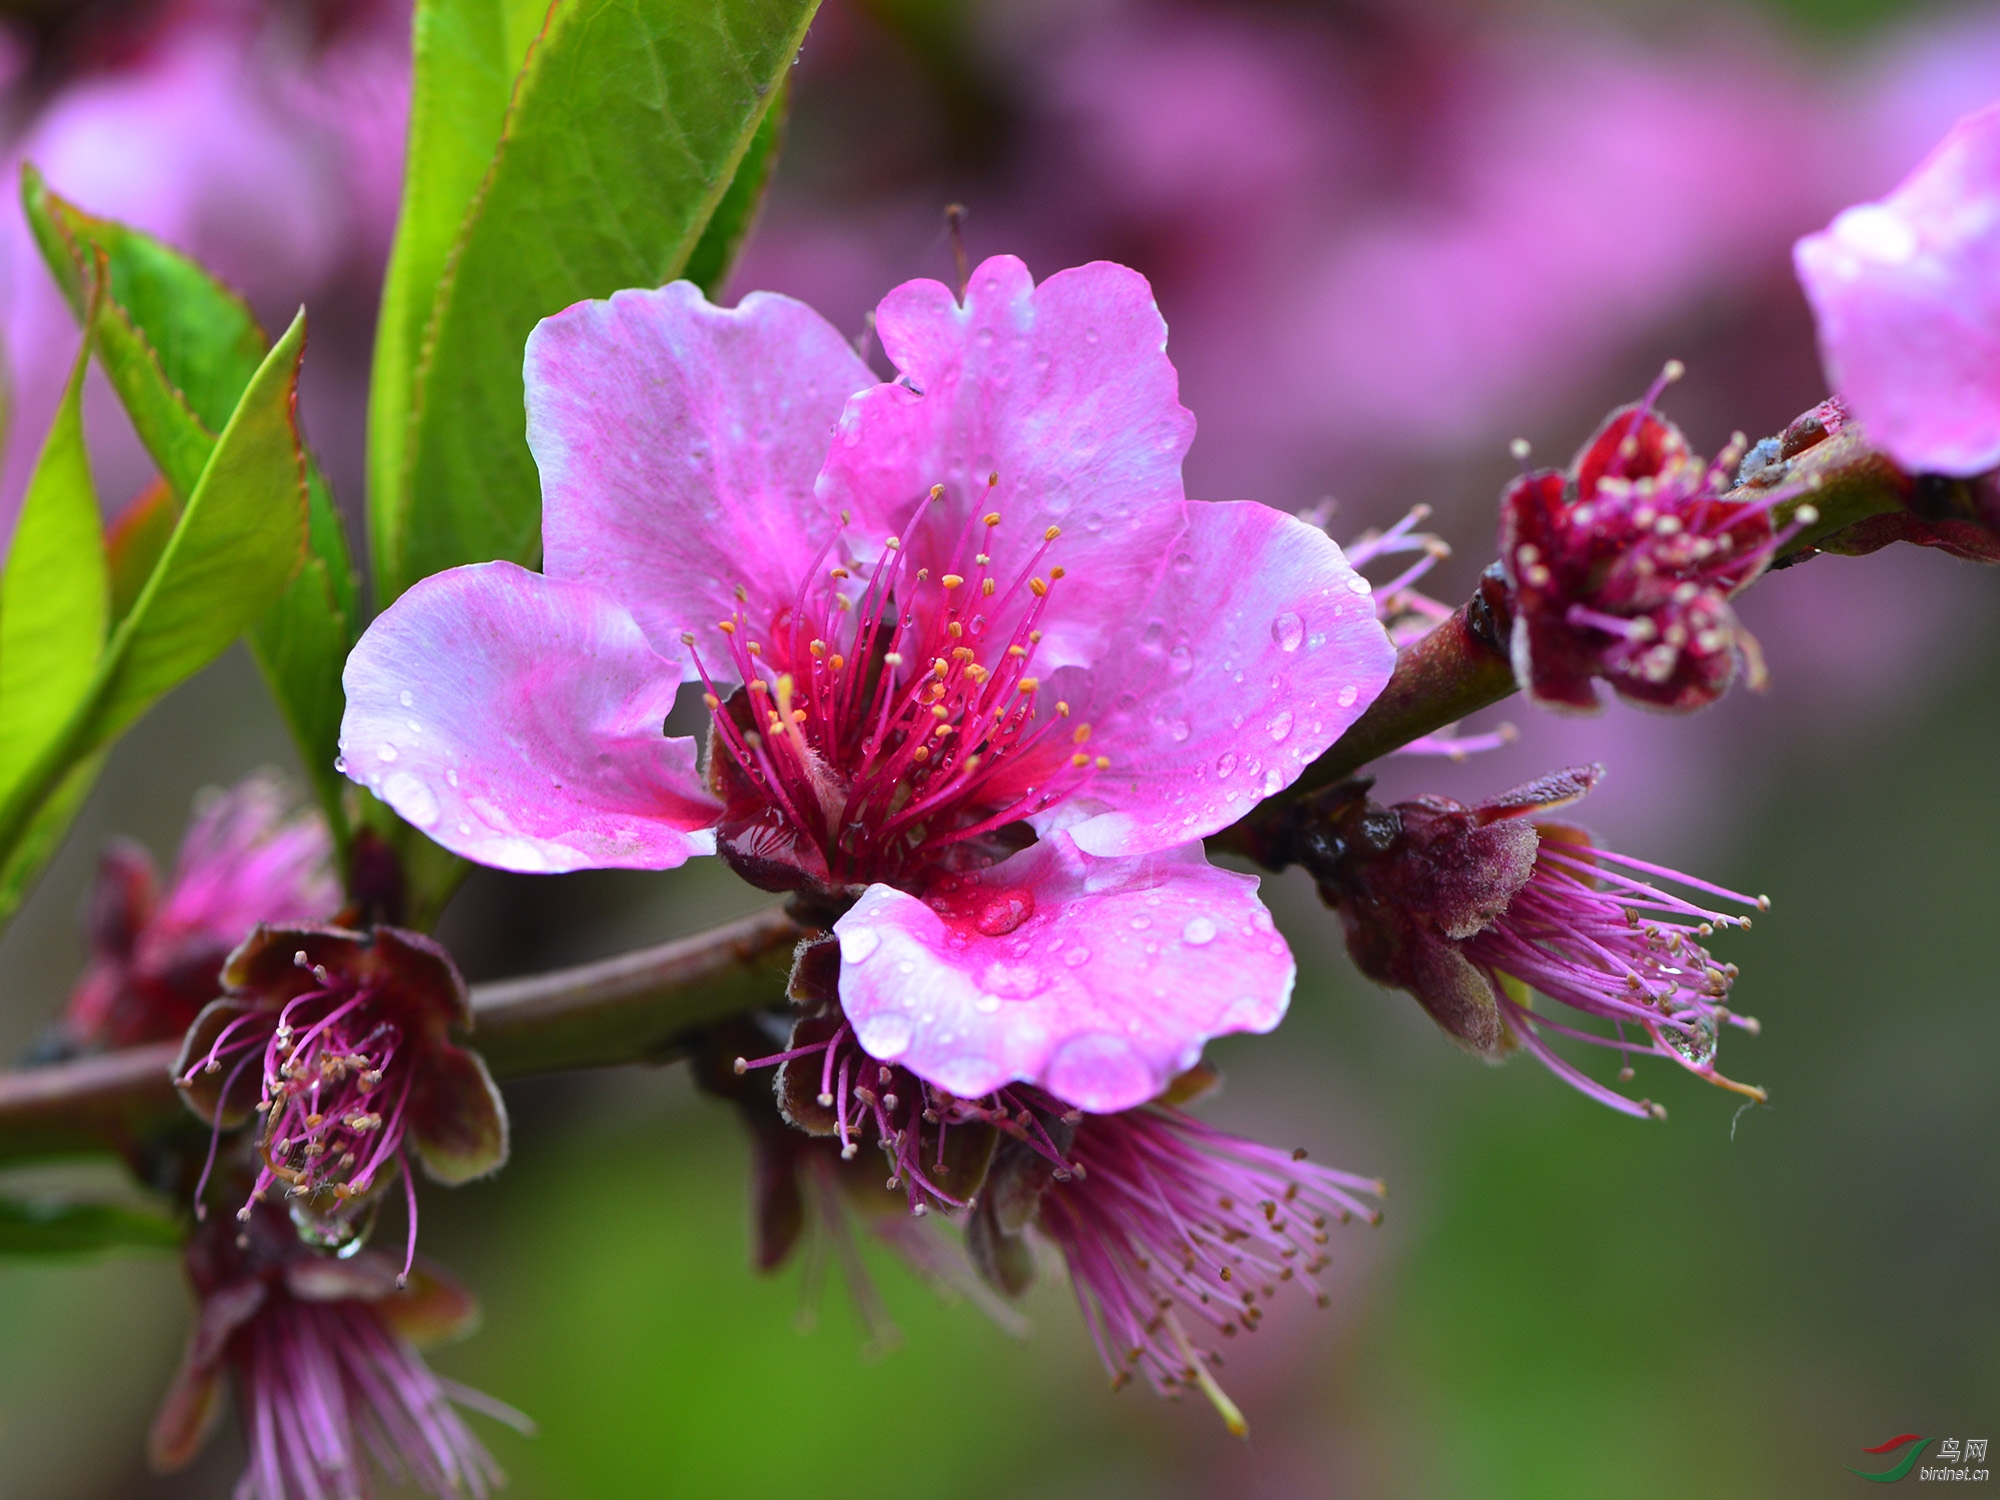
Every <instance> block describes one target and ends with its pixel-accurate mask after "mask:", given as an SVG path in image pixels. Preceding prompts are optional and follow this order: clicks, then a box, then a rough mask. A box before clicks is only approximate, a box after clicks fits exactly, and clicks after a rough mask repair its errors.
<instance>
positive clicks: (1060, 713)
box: [1056, 701, 1069, 719]
mask: <svg viewBox="0 0 2000 1500" xmlns="http://www.w3.org/2000/svg"><path fill="white" fill-rule="evenodd" d="M1056 717H1057V718H1059V719H1067V718H1068V717H1069V705H1068V704H1067V703H1063V702H1060V701H1059V702H1058V703H1057V704H1056Z"/></svg>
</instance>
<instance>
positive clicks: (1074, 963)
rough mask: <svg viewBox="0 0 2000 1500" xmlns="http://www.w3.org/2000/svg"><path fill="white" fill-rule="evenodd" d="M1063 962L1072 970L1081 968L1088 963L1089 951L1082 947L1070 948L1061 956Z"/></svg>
mask: <svg viewBox="0 0 2000 1500" xmlns="http://www.w3.org/2000/svg"><path fill="white" fill-rule="evenodd" d="M1063 962H1064V963H1066V964H1068V965H1069V966H1070V967H1071V968H1072V969H1079V968H1082V967H1083V965H1085V964H1087V963H1089V962H1090V950H1089V949H1088V948H1084V947H1076V948H1072V949H1070V950H1069V952H1067V953H1065V954H1064V955H1063Z"/></svg>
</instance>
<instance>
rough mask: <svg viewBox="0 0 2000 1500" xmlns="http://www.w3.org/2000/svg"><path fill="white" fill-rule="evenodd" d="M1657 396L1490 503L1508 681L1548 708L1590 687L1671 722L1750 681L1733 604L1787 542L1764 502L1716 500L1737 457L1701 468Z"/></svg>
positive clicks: (1576, 699) (1754, 660) (1590, 706)
mask: <svg viewBox="0 0 2000 1500" xmlns="http://www.w3.org/2000/svg"><path fill="white" fill-rule="evenodd" d="M1678 374H1679V367H1678V366H1675V365H1670V366H1669V367H1668V371H1667V374H1666V376H1665V377H1664V379H1665V380H1671V379H1673V378H1674V377H1675V376H1677V375H1678ZM1657 394H1658V390H1657V388H1656V389H1655V391H1654V393H1653V395H1652V396H1649V397H1648V398H1647V399H1646V400H1645V401H1643V402H1641V403H1639V404H1638V405H1635V406H1625V407H1621V408H1619V409H1618V410H1617V411H1615V412H1613V413H1612V414H1611V415H1610V416H1609V417H1608V418H1606V419H1605V422H1604V425H1603V426H1602V427H1600V428H1598V430H1597V433H1596V435H1595V436H1594V437H1592V438H1591V440H1590V441H1589V442H1588V443H1586V444H1585V445H1584V447H1583V450H1582V451H1581V452H1580V453H1578V454H1577V456H1576V458H1575V460H1574V461H1573V462H1572V463H1571V465H1570V467H1569V468H1568V469H1566V470H1559V469H1542V470H1537V471H1535V472H1533V473H1527V474H1523V475H1522V476H1521V477H1520V478H1519V479H1517V480H1515V481H1514V482H1513V483H1512V484H1511V485H1509V486H1508V487H1507V491H1506V493H1505V494H1504V495H1503V496H1502V497H1501V501H1500V563H1501V567H1502V568H1503V569H1504V570H1505V572H1506V578H1507V583H1508V585H1509V587H1510V588H1511V590H1512V607H1513V616H1514V624H1513V636H1512V642H1511V647H1512V654H1513V660H1514V675H1515V677H1516V678H1517V679H1518V680H1519V682H1520V684H1521V687H1522V688H1523V689H1524V690H1525V691H1526V692H1527V693H1528V694H1529V696H1530V697H1532V698H1534V699H1535V701H1536V702H1538V703H1541V704H1544V705H1545V706H1548V707H1551V708H1559V709H1569V710H1573V711H1578V712H1583V713H1590V712H1594V711H1595V710H1596V709H1597V708H1598V706H1599V704H1598V697H1597V690H1596V688H1595V687H1594V686H1593V685H1592V679H1593V678H1598V677H1601V678H1603V679H1604V680H1605V681H1606V682H1608V683H1609V684H1610V685H1611V687H1612V689H1613V690H1614V691H1615V692H1616V693H1617V694H1618V695H1619V696H1620V697H1621V698H1624V699H1626V700H1628V701H1630V702H1633V703H1639V704H1643V705H1645V706H1646V707H1649V708H1658V709H1665V710H1669V711H1672V712H1686V711H1688V710H1691V709H1696V708H1702V707H1705V706H1706V705H1708V704H1710V703H1713V702H1714V701H1715V700H1716V699H1717V698H1719V697H1721V696H1722V694H1723V693H1724V692H1725V691H1726V690H1727V689H1728V687H1729V685H1730V684H1731V683H1732V682H1734V681H1735V680H1736V677H1737V675H1738V673H1739V671H1741V670H1743V668H1744V667H1745V666H1746V665H1747V667H1748V671H1749V675H1750V680H1751V682H1752V684H1753V685H1754V684H1757V683H1759V682H1760V681H1761V678H1762V673H1763V667H1762V662H1761V660H1760V658H1759V656H1758V653H1757V643H1756V642H1755V641H1754V640H1753V639H1752V638H1751V636H1750V634H1749V632H1748V631H1746V630H1744V628H1743V627H1742V625H1741V624H1739V623H1738V621H1737V619H1736V612H1735V611H1734V609H1732V608H1731V606H1730V603H1729V600H1730V596H1731V595H1733V594H1735V593H1737V592H1738V591H1739V590H1741V589H1742V588H1744V587H1745V586H1746V585H1748V584H1749V583H1750V581H1751V580H1752V579H1754V578H1755V577H1756V576H1757V575H1758V574H1759V573H1760V572H1762V571H1763V569H1764V566H1765V565H1766V564H1767V563H1769V562H1770V560H1771V558H1772V556H1773V555H1774V554H1775V552H1776V550H1777V548H1778V547H1779V546H1780V545H1781V544H1782V543H1783V541H1784V540H1785V539H1786V533H1784V532H1780V531H1777V530H1775V529H1774V527H1773V524H1772V517H1771V509H1772V506H1773V505H1774V504H1775V503H1776V501H1775V499H1760V498H1757V496H1756V495H1755V494H1754V492H1753V493H1751V494H1750V495H1749V497H1748V498H1743V497H1741V496H1738V497H1736V498H1730V499H1725V498H1724V494H1725V492H1726V491H1729V490H1730V489H1731V487H1732V485H1733V482H1734V473H1735V468H1736V461H1737V459H1738V458H1739V457H1741V456H1742V455H1741V450H1740V448H1738V447H1737V446H1735V445H1732V447H1731V448H1730V449H1727V450H1725V451H1724V452H1723V453H1722V454H1721V455H1720V456H1719V457H1717V458H1716V460H1715V461H1714V462H1713V463H1710V462H1707V461H1705V460H1703V459H1701V458H1699V457H1697V456H1696V455H1695V454H1694V453H1693V452H1692V451H1691V450H1690V449H1689V447H1688V444H1687V439H1686V438H1684V437H1682V436H1681V432H1680V429H1679V428H1677V427H1675V426H1674V425H1673V423H1671V422H1669V421H1667V420H1666V419H1665V418H1663V417H1661V416H1660V415H1659V414H1658V413H1657V412H1655V411H1654V410H1653V404H1652V403H1653V398H1654V396H1657ZM1522 451H1524V452H1525V449H1524V450H1522ZM1809 509H1810V508H1809V507H1803V508H1801V517H1802V518H1803V517H1804V515H1805V514H1806V513H1807V512H1809Z"/></svg>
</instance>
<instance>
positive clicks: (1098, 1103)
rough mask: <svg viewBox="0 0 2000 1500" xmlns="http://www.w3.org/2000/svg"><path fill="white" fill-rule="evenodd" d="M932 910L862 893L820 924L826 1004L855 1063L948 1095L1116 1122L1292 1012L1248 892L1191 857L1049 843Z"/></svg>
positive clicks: (1288, 989) (1274, 943)
mask: <svg viewBox="0 0 2000 1500" xmlns="http://www.w3.org/2000/svg"><path fill="white" fill-rule="evenodd" d="M933 900H934V901H935V902H937V903H938V904H939V905H942V906H943V907H944V908H945V910H946V912H948V913H949V914H948V915H944V914H940V911H939V910H937V909H935V907H934V906H933V905H930V904H926V903H925V902H924V901H921V900H919V899H918V898H917V897H915V896H911V895H908V894H906V893H905V892H902V891H899V890H896V889H894V888H892V887H890V886H886V885H872V886H870V887H869V888H868V890H867V891H866V892H865V893H864V894H863V896H862V897H861V900H860V901H859V902H857V903H856V904H855V906H854V908H853V910H851V911H850V912H848V913H847V915H846V916H844V917H842V918H841V919H840V920H839V921H838V922H836V923H835V924H834V929H833V930H834V932H835V934H836V935H837V936H838V937H839V939H840V952H841V965H840V1001H841V1005H842V1007H843V1008H844V1009H845V1011H846V1013H847V1018H848V1020H849V1021H850V1022H851V1023H852V1024H853V1026H854V1031H855V1035H856V1037H857V1038H858V1039H859V1040H860V1043H861V1045H862V1047H863V1048H865V1049H866V1050H867V1051H868V1052H869V1053H871V1054H872V1055H873V1056H875V1057H878V1058H880V1059H882V1060H883V1061H885V1062H898V1063H901V1064H902V1065H904V1066H905V1067H908V1068H909V1069H910V1070H911V1071H913V1072H914V1073H916V1074H917V1075H918V1076H920V1077H922V1078H924V1079H926V1080H928V1081H929V1082H931V1083H933V1084H935V1085H937V1086H938V1087H939V1088H944V1089H949V1090H951V1091H952V1092H953V1093H956V1094H961V1095H967V1096H972V1095H978V1094H984V1093H988V1092H991V1091H992V1090H993V1089H996V1088H999V1087H1001V1086H1002V1085H1004V1084H1007V1083H1009V1082H1013V1081H1015V1080H1019V1081H1022V1082H1027V1083H1035V1084H1039V1085H1040V1086H1041V1087H1042V1088H1044V1089H1047V1090H1048V1091H1049V1092H1050V1093H1052V1094H1054V1095H1056V1096H1057V1097H1058V1098H1060V1099H1063V1100H1066V1101H1067V1102H1069V1103H1070V1104H1073V1105H1076V1106H1077V1107H1078V1108H1081V1109H1088V1110H1095V1111H1099V1112H1103V1111H1109V1110H1118V1109H1129V1108H1131V1107H1132V1106H1133V1105H1135V1104H1140V1103H1143V1102H1144V1101H1145V1100H1147V1099H1150V1098H1152V1097H1154V1096H1155V1095H1157V1094H1158V1093H1159V1092H1160V1091H1161V1090H1162V1089H1164V1088H1165V1087H1166V1086H1167V1084H1168V1083H1169V1082H1170V1081H1171V1080H1172V1079H1173V1078H1174V1077H1175V1075H1176V1074H1179V1073H1182V1072H1185V1071H1186V1070H1187V1069H1188V1068H1190V1067H1192V1066H1193V1065H1194V1064H1195V1063H1196V1062H1197V1061H1198V1060H1199V1059H1200V1057H1201V1049H1202V1044H1203V1043H1204V1042H1206V1041H1207V1040H1208V1039H1209V1038H1210V1037H1213V1036H1220V1035H1222V1034H1224V1033H1226V1032H1232V1031H1260V1032H1262V1031H1269V1030H1271V1029H1272V1028H1273V1027H1274V1026H1276V1025H1277V1024H1278V1022H1279V1021H1280V1020H1281V1019H1282V1018H1283V1016H1284V1014H1285V1007H1286V1005H1287V1003H1288V1002H1289V1001H1290V999H1291V994H1292V979H1293V976H1294V974H1295V973H1296V966H1295V965H1294V964H1293V962H1292V956H1291V952H1290V950H1289V949H1287V948H1286V946H1285V940H1284V939H1283V938H1281V937H1279V936H1278V934H1277V932H1276V931H1275V930H1274V929H1273V927H1272V925H1271V915H1270V913H1269V912H1267V911H1266V910H1265V909H1264V905H1263V903H1262V902H1261V901H1259V900H1258V899H1257V880H1256V877H1254V876H1249V875H1237V874H1233V873H1231V872H1230V871H1227V870H1219V869H1216V868H1215V867H1214V866H1212V865H1210V864H1209V863H1208V862H1207V860H1206V859H1205V858H1204V857H1203V855H1202V850H1201V845H1199V844H1185V845H1182V846H1181V847H1180V848H1177V849H1169V850H1164V851H1162V852H1160V853H1157V854H1149V855H1145V856H1142V857H1140V858H1137V859H1098V858H1096V857H1094V856H1092V855H1089V854H1085V853H1084V852H1083V851H1081V850H1080V849H1078V848H1077V847H1076V845H1075V844H1074V843H1073V842H1072V841H1071V840H1070V839H1069V838H1068V837H1066V836H1065V835H1063V834H1056V835H1054V836H1053V837H1051V838H1048V839H1045V840H1043V841H1042V842H1040V843H1038V844H1034V845H1032V846H1030V847H1029V848H1027V849H1024V850H1022V851H1021V852H1020V853H1019V854H1016V855H1014V856H1013V857H1012V858H1011V859H1008V860H1005V861H1003V862H1002V863H1000V864H998V865H995V866H994V867H993V868H991V869H990V870H986V871H984V872H982V873H981V874H980V875H978V876H975V877H973V878H971V879H969V880H967V881H966V882H965V884H964V885H963V886H962V887H960V888H959V889H958V890H956V891H953V892H948V893H944V894H942V895H934V897H933ZM1010 924H1011V925H1010Z"/></svg>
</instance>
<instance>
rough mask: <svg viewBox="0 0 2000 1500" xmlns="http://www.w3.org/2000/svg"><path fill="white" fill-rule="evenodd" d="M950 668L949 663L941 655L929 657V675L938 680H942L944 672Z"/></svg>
mask: <svg viewBox="0 0 2000 1500" xmlns="http://www.w3.org/2000/svg"><path fill="white" fill-rule="evenodd" d="M950 670H951V666H950V664H949V663H947V662H946V661H945V659H944V658H943V657H942V656H938V657H933V658H932V659H931V676H933V677H935V678H936V679H937V680H938V681H939V682H943V681H944V678H945V674H946V673H947V672H949V671H950Z"/></svg>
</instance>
